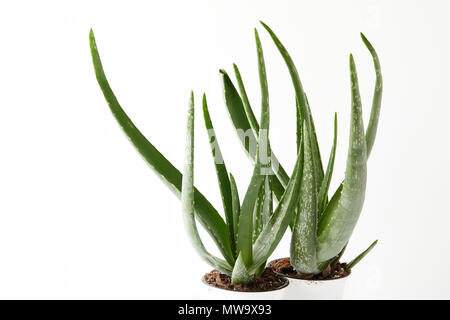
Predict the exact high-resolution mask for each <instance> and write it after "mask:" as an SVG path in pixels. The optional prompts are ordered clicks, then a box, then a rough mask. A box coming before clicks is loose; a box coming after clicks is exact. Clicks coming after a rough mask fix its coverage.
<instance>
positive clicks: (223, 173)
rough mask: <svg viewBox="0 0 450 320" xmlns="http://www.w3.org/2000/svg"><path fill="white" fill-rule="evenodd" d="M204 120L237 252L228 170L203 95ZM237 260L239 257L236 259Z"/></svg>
mask: <svg viewBox="0 0 450 320" xmlns="http://www.w3.org/2000/svg"><path fill="white" fill-rule="evenodd" d="M202 104H203V118H204V120H205V127H206V130H207V132H208V137H209V144H210V147H211V152H212V156H213V159H214V166H215V168H216V175H217V180H218V182H219V189H220V195H221V197H222V204H223V210H224V212H225V218H226V222H227V227H228V234H229V237H230V240H231V249H232V250H233V252H236V243H235V241H234V223H233V207H232V199H231V185H230V180H229V178H228V172H227V168H226V166H225V162H224V160H223V157H222V152H221V151H220V147H219V142H218V140H217V136H216V133H215V131H214V127H213V124H212V121H211V116H210V114H209V110H208V103H207V101H206V95H205V94H203V100H202ZM236 258H237V257H236Z"/></svg>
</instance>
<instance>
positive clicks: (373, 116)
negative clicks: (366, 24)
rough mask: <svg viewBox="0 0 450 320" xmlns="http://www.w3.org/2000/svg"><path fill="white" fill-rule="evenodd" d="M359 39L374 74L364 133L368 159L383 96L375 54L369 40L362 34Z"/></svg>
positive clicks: (381, 80) (379, 70)
mask: <svg viewBox="0 0 450 320" xmlns="http://www.w3.org/2000/svg"><path fill="white" fill-rule="evenodd" d="M361 38H362V40H363V42H364V44H365V45H366V47H367V49H369V51H370V54H371V55H372V59H373V64H374V67H375V72H376V82H375V90H374V93H373V100H372V110H371V112H370V119H369V124H368V125H367V131H366V145H367V157H369V155H370V152H371V151H372V147H373V144H374V142H375V136H376V134H377V128H378V119H379V118H380V109H381V96H382V94H383V77H382V75H381V66H380V61H379V59H378V55H377V52H376V51H375V49H374V48H373V46H372V45H371V44H370V42H369V40H367V38H366V37H365V36H364V35H363V34H362V33H361Z"/></svg>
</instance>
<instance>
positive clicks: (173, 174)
mask: <svg viewBox="0 0 450 320" xmlns="http://www.w3.org/2000/svg"><path fill="white" fill-rule="evenodd" d="M89 40H90V47H91V54H92V62H93V64H94V69H95V75H96V78H97V81H98V84H99V85H100V88H101V89H102V91H103V95H104V96H105V99H106V101H107V102H108V105H109V108H110V109H111V112H112V113H113V115H114V117H115V118H116V120H117V122H118V123H119V125H120V126H121V127H122V129H123V131H124V132H125V134H126V135H127V136H128V138H129V139H130V141H131V143H132V144H133V145H134V146H135V147H136V149H137V150H138V151H139V153H140V154H141V155H142V157H143V158H144V159H145V161H146V162H147V163H148V164H149V165H150V167H151V168H152V169H153V171H154V172H155V173H156V174H157V175H158V177H160V178H161V179H162V180H163V181H164V182H165V183H166V184H167V186H168V187H169V188H170V189H171V190H172V191H173V192H174V193H175V195H176V196H177V197H180V196H181V180H182V175H181V173H180V171H179V170H178V169H177V168H175V167H174V166H173V165H172V164H171V163H170V162H169V161H168V160H167V159H166V158H165V157H164V156H163V155H162V154H161V153H160V152H159V151H158V149H156V148H155V147H154V146H153V145H152V144H151V143H150V142H149V141H148V140H147V139H146V138H145V137H144V135H143V134H142V133H141V132H140V131H139V129H138V128H136V126H135V125H134V124H133V122H132V121H131V119H130V118H129V117H128V116H127V114H126V113H125V111H124V110H123V109H122V107H121V106H120V104H119V102H118V101H117V98H116V96H115V95H114V93H113V91H112V89H111V87H110V86H109V83H108V80H107V79H106V76H105V73H104V71H103V66H102V62H101V60H100V56H99V53H98V50H97V45H96V43H95V38H94V33H93V31H92V30H91V31H90V34H89ZM194 197H195V212H196V214H197V217H198V219H199V221H200V223H201V224H202V226H203V227H204V228H205V229H206V231H207V232H208V233H209V234H210V235H211V237H212V238H213V240H214V242H215V243H216V245H217V247H218V248H219V250H220V252H221V253H222V254H223V256H224V257H225V259H226V260H227V261H228V263H232V262H233V261H234V259H233V255H232V251H231V244H230V239H229V237H228V230H227V227H226V225H225V222H224V221H223V219H222V217H221V216H220V215H219V213H218V212H217V211H216V209H215V208H214V207H213V206H212V205H211V203H210V202H209V201H208V200H207V199H206V198H205V197H204V196H203V194H201V193H200V192H199V191H198V190H196V189H195V191H194Z"/></svg>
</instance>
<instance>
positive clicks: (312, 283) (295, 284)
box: [268, 259, 350, 300]
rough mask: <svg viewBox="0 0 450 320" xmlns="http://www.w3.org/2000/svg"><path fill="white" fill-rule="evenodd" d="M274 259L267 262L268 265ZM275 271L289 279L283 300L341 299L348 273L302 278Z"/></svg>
mask: <svg viewBox="0 0 450 320" xmlns="http://www.w3.org/2000/svg"><path fill="white" fill-rule="evenodd" d="M277 260H278V259H277ZM277 260H274V261H277ZM274 261H271V262H269V263H268V266H270V265H271V263H272V262H274ZM276 273H277V274H278V275H279V276H282V277H285V278H287V279H289V286H288V287H287V288H286V290H284V291H283V300H341V299H342V298H343V297H344V292H345V283H346V282H347V278H348V276H349V275H350V274H349V275H347V276H346V277H343V278H339V279H331V280H303V279H298V278H294V277H290V276H287V275H284V274H282V273H279V272H276Z"/></svg>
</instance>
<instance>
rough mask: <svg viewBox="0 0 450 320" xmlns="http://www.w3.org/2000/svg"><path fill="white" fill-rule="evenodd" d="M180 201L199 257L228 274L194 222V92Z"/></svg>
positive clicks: (187, 228)
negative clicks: (209, 248) (202, 238)
mask: <svg viewBox="0 0 450 320" xmlns="http://www.w3.org/2000/svg"><path fill="white" fill-rule="evenodd" d="M181 203H182V207H183V218H184V224H185V227H186V231H187V233H188V235H189V238H190V239H191V242H192V245H193V246H194V248H195V250H196V251H197V253H198V254H199V255H200V257H202V258H203V260H205V261H206V262H207V263H209V264H210V265H211V266H212V267H214V268H216V269H217V270H219V271H221V272H224V273H226V274H230V272H231V267H230V266H229V264H228V263H227V262H226V261H225V260H222V259H219V258H217V257H215V256H213V255H211V254H210V253H209V252H208V251H207V250H206V249H205V247H204V245H203V243H202V240H201V238H200V235H199V234H198V230H197V226H196V223H195V215H194V208H195V204H194V203H195V200H194V94H193V93H192V92H191V99H190V104H189V109H188V121H187V138H186V159H185V164H184V172H183V182H182V188H181Z"/></svg>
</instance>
